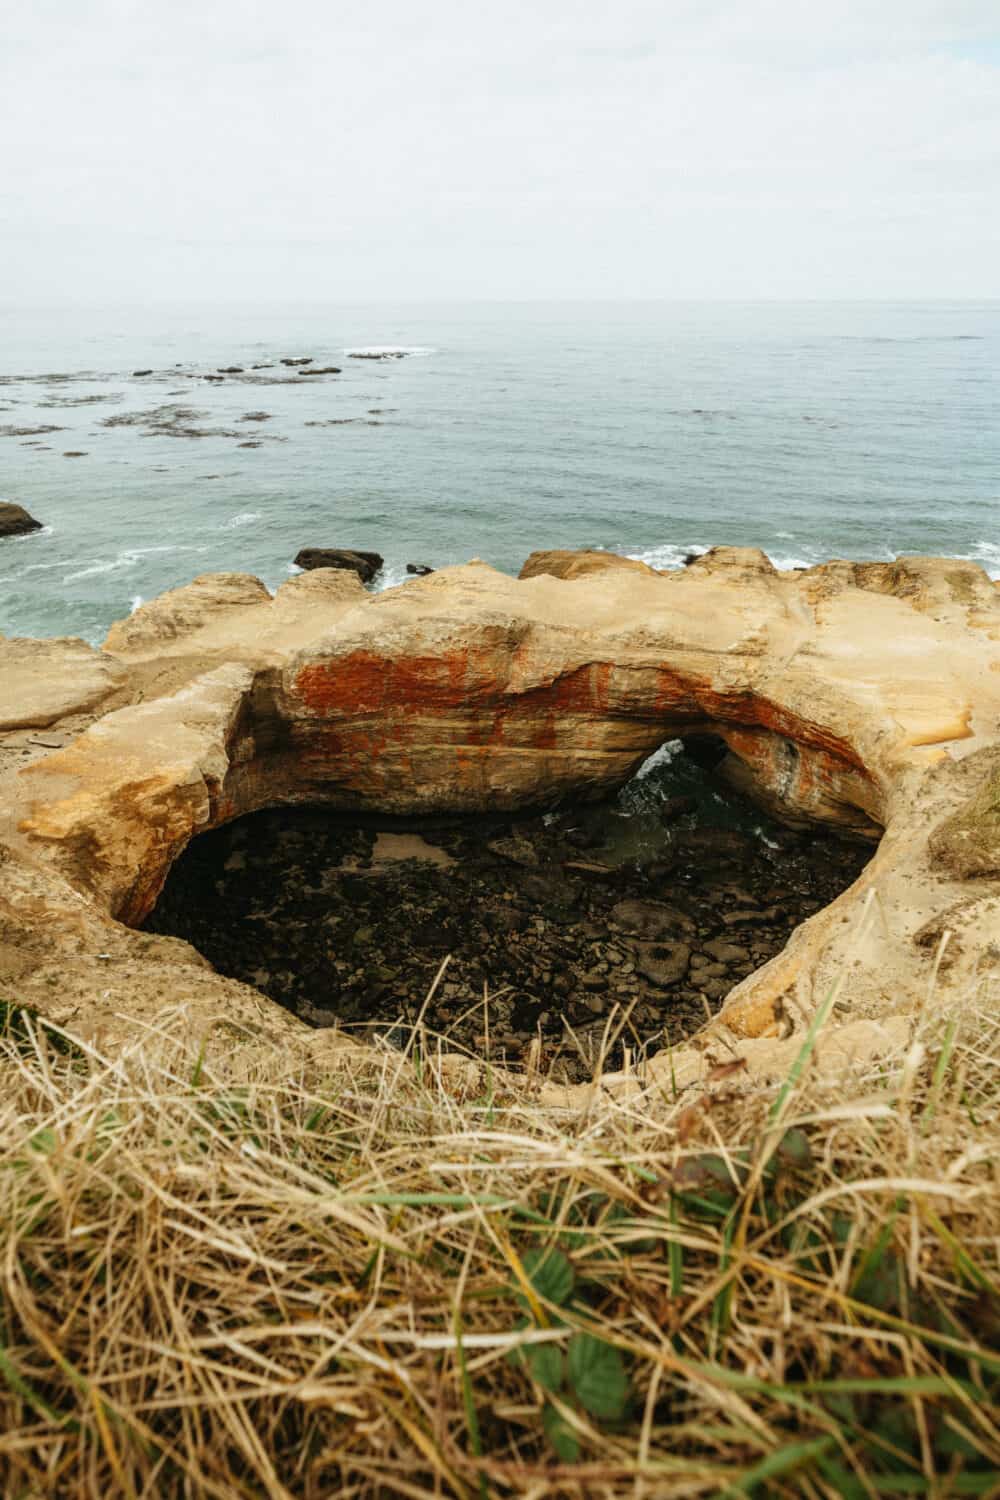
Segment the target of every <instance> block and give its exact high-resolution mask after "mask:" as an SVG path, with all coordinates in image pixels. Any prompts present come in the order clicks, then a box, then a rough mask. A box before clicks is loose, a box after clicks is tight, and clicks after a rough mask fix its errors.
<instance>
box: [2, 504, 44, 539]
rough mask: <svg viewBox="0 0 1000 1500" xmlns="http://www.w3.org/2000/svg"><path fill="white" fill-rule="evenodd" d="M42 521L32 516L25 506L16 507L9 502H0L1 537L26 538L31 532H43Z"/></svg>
mask: <svg viewBox="0 0 1000 1500" xmlns="http://www.w3.org/2000/svg"><path fill="white" fill-rule="evenodd" d="M41 529H42V523H41V521H36V520H35V518H34V516H30V515H29V514H28V512H27V511H26V510H25V508H24V506H23V505H14V504H12V503H11V501H9V500H0V537H4V536H25V535H27V533H28V532H29V531H41Z"/></svg>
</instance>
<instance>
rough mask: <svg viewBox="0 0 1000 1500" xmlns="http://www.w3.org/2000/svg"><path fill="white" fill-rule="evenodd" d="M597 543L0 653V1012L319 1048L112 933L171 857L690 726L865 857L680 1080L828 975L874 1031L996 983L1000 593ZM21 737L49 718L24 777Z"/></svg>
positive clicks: (417, 804)
mask: <svg viewBox="0 0 1000 1500" xmlns="http://www.w3.org/2000/svg"><path fill="white" fill-rule="evenodd" d="M563 556H564V557H568V556H572V557H575V558H576V559H577V561H579V557H580V555H579V554H563ZM590 556H591V557H597V558H599V559H600V564H599V565H598V564H594V566H593V567H590V566H589V565H585V568H584V571H582V572H581V571H576V570H575V569H576V564H575V563H573V562H567V563H566V564H565V569H564V576H556V575H555V574H554V573H553V572H552V571H549V570H547V569H545V568H542V567H537V566H536V567H534V569H533V570H532V572H531V576H526V577H524V578H522V579H520V580H515V579H511V578H509V577H507V576H505V575H503V574H500V573H498V572H496V571H495V570H493V569H492V568H489V567H488V566H486V565H485V564H482V563H472V564H468V565H466V566H464V567H458V568H447V569H441V570H439V571H437V572H435V573H434V574H432V575H430V576H429V577H426V578H422V579H418V580H413V581H410V582H408V583H406V584H405V585H402V586H400V587H399V588H395V589H390V590H387V591H385V592H384V593H381V594H377V595H370V594H367V593H366V592H365V590H364V589H363V588H362V586H361V584H360V583H359V581H358V580H357V579H356V578H355V577H353V576H352V575H349V574H344V573H334V572H331V571H330V570H318V571H316V572H315V573H312V574H305V575H302V576H300V577H297V578H294V579H291V580H289V582H288V583H287V584H286V585H284V586H283V587H282V588H281V589H280V590H279V591H278V593H277V595H276V596H274V597H272V596H271V595H270V594H269V593H268V591H267V590H266V589H265V588H264V586H263V584H261V583H260V582H259V580H257V579H254V578H251V577H249V576H247V575H243V574H222V575H206V576H204V577H202V578H199V579H196V580H195V581H194V582H193V583H192V584H189V585H187V586H186V587H185V588H182V589H176V590H172V591H171V592H170V593H168V594H165V595H164V596H162V598H160V599H158V600H153V601H151V602H150V603H149V604H147V605H144V606H143V607H142V608H141V609H139V610H138V611H137V612H136V614H135V615H133V616H131V617H130V618H129V619H128V620H125V621H122V622H120V623H119V624H118V625H116V626H114V627H113V629H112V630H111V631H110V632H109V635H108V638H107V641H106V643H105V647H104V649H103V650H102V651H94V650H93V649H92V648H90V647H86V646H85V645H84V644H83V643H82V642H73V641H70V642H67V641H48V642H27V643H25V642H9V641H3V642H0V664H4V672H3V683H4V690H5V691H4V698H3V713H2V715H0V720H2V723H3V725H4V726H5V727H4V729H3V731H2V732H0V793H2V795H0V993H7V992H11V991H12V990H13V991H16V993H17V996H18V998H19V999H21V1000H22V1001H24V1002H25V1003H29V1004H31V1005H34V1006H36V1007H37V1008H38V1009H39V1010H40V1011H42V1012H43V1013H44V1014H46V1015H49V1016H51V1017H52V1018H53V1019H57V1020H59V1021H60V1023H61V1024H67V1025H72V1026H74V1027H76V1028H83V1029H85V1030H87V1031H88V1033H89V1034H93V1035H100V1036H101V1037H102V1038H104V1039H105V1041H106V1042H107V1044H108V1045H110V1044H111V1043H112V1042H113V1041H114V1039H115V1038H119V1039H120V1038H122V1037H125V1036H128V1035H136V1034H139V1033H141V1030H142V1027H143V1026H145V1025H148V1024H152V1023H153V1021H154V1019H155V1017H156V1015H157V1014H158V1013H159V1012H160V1011H161V1010H162V1009H163V1007H164V1006H170V1005H176V1004H177V1003H178V1002H183V1003H185V1004H187V1005H188V1007H189V1012H190V1017H191V1026H192V1028H193V1029H195V1030H196V1031H200V1032H203V1033H204V1034H205V1035H206V1036H209V1037H214V1038H215V1042H213V1046H214V1045H218V1046H219V1047H228V1048H230V1049H233V1048H236V1049H237V1050H238V1049H240V1048H243V1047H245V1046H248V1045H250V1043H249V1041H248V1038H254V1037H256V1038H263V1037H267V1038H271V1039H274V1038H275V1037H285V1038H288V1039H295V1044H296V1046H301V1047H302V1048H303V1049H305V1050H306V1051H310V1049H312V1050H313V1051H315V1052H316V1054H317V1056H318V1055H319V1050H320V1049H321V1048H322V1047H324V1046H329V1045H331V1044H330V1042H329V1039H327V1041H325V1042H322V1041H320V1040H319V1035H318V1034H316V1033H311V1032H309V1031H307V1030H305V1029H303V1028H302V1027H301V1026H300V1025H299V1023H298V1022H296V1021H295V1020H294V1019H293V1018H292V1017H291V1016H289V1015H288V1014H286V1013H284V1012H281V1011H279V1010H278V1008H277V1007H276V1006H274V1005H272V1004H271V1003H270V1002H268V1001H266V1000H264V999H263V998H262V997H261V996H259V995H257V994H256V992H254V991H253V990H251V989H248V988H247V987H246V986H242V985H238V984H235V983H234V982H232V981H228V980H225V979H222V978H221V977H220V976H218V975H216V974H214V973H213V972H212V971H211V970H210V969H207V968H206V967H205V964H204V962H203V961H200V960H199V959H198V958H197V956H196V955H195V954H194V953H193V951H192V950H190V949H187V948H186V947H185V945H183V944H180V943H176V942H168V941H166V940H163V939H156V938H151V937H150V936H148V935H146V934H144V933H142V932H139V931H136V930H135V924H138V923H139V922H140V921H141V920H142V918H143V917H144V916H145V914H146V913H147V912H148V911H149V910H150V908H151V906H152V904H153V903H154V902H155V900H156V896H157V893H158V891H159V890H160V888H161V885H162V881H163V879H164V878H165V875H166V873H167V871H168V869H169V868H170V865H171V862H172V861H173V860H174V859H175V858H176V856H177V854H178V853H179V851H180V850H181V849H182V848H183V847H184V846H185V844H186V843H187V841H188V840H189V839H190V838H192V837H194V836H195V835H197V833H199V832H201V831H203V830H204V829H207V828H210V827H213V826H215V825H217V824H219V823H221V822H224V821H226V820H228V819H231V818H234V817H238V816H240V815H241V814H243V813H245V812H249V811H253V810H256V809H258V808H262V807H266V806H270V805H279V804H292V803H317V804H326V805H328V806H330V807H335V808H342V809H350V810H371V809H379V810H382V811H389V812H405V813H416V812H427V811H436V812H445V811H466V810H467V811H472V810H479V809H484V808H488V809H490V810H497V809H517V808H522V807H527V806H535V807H545V806H548V805H557V804H559V803H561V802H563V801H565V800H566V799H586V798H588V797H595V798H596V797H602V796H606V795H608V794H610V793H613V792H614V791H615V790H616V789H617V788H618V787H620V786H621V785H622V783H623V782H624V781H626V780H627V779H628V778H629V777H630V776H631V775H632V774H633V773H634V772H635V770H636V769H637V768H638V766H639V765H640V764H641V763H642V761H643V760H644V759H645V758H646V757H647V756H648V755H649V754H650V753H651V752H652V751H653V750H655V749H656V748H658V747H659V746H660V745H662V744H663V743H664V742H665V741H666V740H669V739H673V738H676V737H678V736H684V735H686V734H702V735H703V734H712V735H717V736H719V737H720V738H721V739H722V740H724V741H725V744H726V746H727V749H728V756H727V760H726V763H725V764H726V771H727V774H730V775H732V777H733V778H734V779H737V780H741V784H742V785H743V786H744V787H745V789H746V790H747V791H748V792H749V793H750V794H751V795H753V796H755V797H757V798H758V799H759V800H761V801H762V802H763V803H765V805H767V806H768V807H770V808H772V809H773V810H775V811H777V812H779V813H780V814H781V815H782V816H783V817H785V818H787V819H788V820H790V821H792V822H794V823H800V824H802V823H806V824H808V823H810V822H813V823H822V824H826V825H831V826H835V827H840V828H842V829H844V830H847V831H850V832H853V833H854V834H856V835H858V836H862V837H868V838H869V839H870V840H871V842H872V848H873V858H872V860H871V861H870V863H869V864H868V866H867V867H866V869H865V870H864V872H863V874H862V876H861V877H860V879H859V880H858V881H857V882H856V883H855V885H854V886H852V887H851V889H850V890H848V891H846V892H845V893H844V894H843V895H842V896H841V897H840V898H838V900H837V901H835V902H834V903H833V904H832V905H831V906H829V907H827V908H826V909H825V910H823V911H821V912H819V913H817V914H816V915H815V916H814V917H812V918H811V919H810V920H809V921H807V922H805V923H803V924H802V925H801V926H800V927H799V928H797V929H796V931H795V932H794V933H793V934H792V936H791V938H790V940H789V942H788V945H787V946H786V948H785V949H784V950H783V951H782V952H781V953H780V954H779V955H778V956H777V957H776V958H774V959H772V960H771V962H770V963H768V964H766V965H765V966H764V967H763V968H762V969H760V970H758V971H757V972H756V973H754V974H752V975H750V976H749V977H748V978H747V979H745V980H744V981H743V982H742V983H741V984H739V985H738V986H737V987H736V988H735V989H734V990H733V991H732V992H731V994H730V996H729V998H728V1000H727V1002H726V1006H725V1009H724V1011H723V1014H722V1017H721V1018H720V1020H719V1021H718V1022H717V1023H715V1025H714V1027H713V1028H711V1029H710V1030H709V1031H707V1032H706V1033H705V1037H704V1038H703V1039H701V1041H699V1040H697V1039H696V1042H695V1043H694V1044H692V1046H690V1047H689V1048H686V1049H681V1053H682V1054H683V1055H681V1054H680V1053H678V1052H677V1051H676V1050H675V1052H674V1056H673V1060H672V1063H671V1066H672V1067H673V1068H674V1069H675V1073H676V1076H677V1077H679V1078H680V1077H688V1076H689V1075H690V1076H691V1077H695V1076H699V1067H700V1064H699V1062H698V1058H699V1055H700V1053H699V1047H700V1046H701V1045H703V1043H704V1040H706V1039H711V1036H712V1035H713V1034H714V1033H717V1032H718V1031H720V1030H721V1029H722V1028H727V1029H728V1035H729V1038H730V1041H731V1043H732V1044H733V1045H735V1046H736V1047H737V1048H738V1049H739V1048H742V1049H743V1050H744V1055H745V1056H746V1058H747V1061H748V1067H749V1068H750V1069H751V1070H752V1071H753V1070H757V1071H759V1072H760V1073H761V1074H762V1075H766V1076H771V1075H772V1074H773V1072H774V1071H775V1069H777V1068H778V1066H779V1062H778V1059H785V1060H787V1055H788V1049H789V1048H790V1047H791V1048H792V1049H793V1050H794V1046H795V1045H797V1043H796V1041H795V1037H796V1034H797V1033H800V1032H801V1031H802V1028H803V1027H804V1026H805V1025H806V1024H807V1023H808V1020H809V1017H810V1016H811V1015H812V1014H813V1013H814V1011H815V1009H816V1007H817V1005H818V1004H819V1003H820V1002H821V1001H822V999H823V998H824V997H825V996H826V995H827V994H828V993H829V989H830V986H831V984H834V983H836V984H837V985H838V986H839V994H838V1006H839V1009H838V1013H837V1014H838V1017H840V1018H841V1021H843V1020H849V1022H850V1024H851V1025H853V1026H855V1027H856V1028H860V1030H857V1031H856V1035H857V1036H858V1037H863V1038H864V1044H865V1045H866V1046H868V1045H869V1043H871V1045H875V1044H879V1045H880V1044H881V1043H880V1042H879V1038H883V1037H885V1036H888V1035H895V1034H896V1031H897V1030H898V1027H899V1025H904V1026H905V1024H906V1017H907V1015H908V1014H910V1013H912V1012H913V1011H914V1010H915V1009H917V1008H919V1007H920V1006H923V1005H925V1004H926V1003H928V1002H927V996H928V992H929V987H930V986H931V985H932V983H933V986H934V987H935V988H934V995H935V997H940V1000H941V1001H942V1002H944V1001H945V1000H948V999H951V1000H956V999H957V998H958V997H960V996H962V995H963V994H966V993H969V992H971V990H972V989H974V988H975V987H976V986H977V985H981V983H982V982H983V980H984V978H988V977H990V976H991V975H992V974H993V973H994V972H995V971H996V970H997V968H998V965H1000V949H998V948H997V947H996V946H995V939H996V922H997V912H998V910H1000V860H998V859H997V853H996V851H997V817H998V814H997V794H996V776H997V770H996V767H997V757H998V755H1000V594H998V590H997V589H996V588H995V586H994V585H993V584H992V582H991V581H990V580H989V579H988V578H987V577H986V575H985V574H983V573H982V572H981V571H980V570H978V569H976V568H975V567H974V566H973V565H972V564H969V563H964V562H956V561H954V560H949V559H928V558H901V559H899V560H898V561H897V562H896V563H893V564H858V563H848V562H837V563H833V564H830V565H829V566H827V567H819V568H814V569H810V570H800V571H796V572H794V573H778V572H776V571H775V569H774V568H773V567H772V565H771V564H770V563H769V562H768V560H767V559H766V558H765V557H764V555H763V554H762V553H758V552H755V551H754V550H753V549H731V548H728V549H727V548H717V549H714V551H713V552H711V553H708V554H706V555H705V556H704V557H703V558H700V559H699V560H698V561H697V562H695V563H693V564H692V565H691V566H690V567H689V568H686V569H683V570H679V571H677V572H673V573H667V574H660V573H656V572H654V571H653V570H651V569H646V568H645V567H644V565H635V564H631V563H629V560H627V559H620V558H619V559H612V557H611V554H590ZM558 566H559V567H562V566H563V565H562V564H558ZM26 726H27V728H26ZM31 726H35V727H36V728H42V727H44V728H45V731H46V733H45V736H43V737H41V739H42V743H41V744H35V745H34V746H33V747H32V752H31V758H30V759H28V760H26V759H24V757H23V753H22V752H23V746H24V744H25V735H26V734H29V735H30V733H31V732H32V730H31ZM36 738H37V737H36ZM880 835H881V842H880V843H878V844H877V847H876V840H877V839H878V838H879V836H880ZM678 936H681V934H678ZM946 938H947V940H946ZM942 944H943V945H944V950H945V957H944V958H943V959H942V956H941V949H942ZM934 1003H937V998H935V1002H934ZM839 1029H842V1027H841V1026H840V1023H838V1026H837V1027H835V1028H834V1030H835V1031H837V1030H839ZM783 1049H784V1050H783ZM848 1050H849V1049H848ZM844 1055H847V1054H846V1053H845V1054H844ZM782 1065H784V1064H782ZM654 1072H655V1069H653V1070H652V1071H651V1072H650V1074H649V1076H650V1077H652V1076H653V1074H654ZM634 1082H635V1080H634V1079H633V1080H632V1081H631V1083H630V1085H629V1086H630V1087H631V1086H632V1084H633V1083H634Z"/></svg>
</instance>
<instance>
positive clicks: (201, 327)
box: [0, 302, 1000, 642]
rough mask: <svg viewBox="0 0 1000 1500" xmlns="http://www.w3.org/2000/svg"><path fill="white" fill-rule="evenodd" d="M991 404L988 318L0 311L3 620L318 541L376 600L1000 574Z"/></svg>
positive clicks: (935, 310)
mask: <svg viewBox="0 0 1000 1500" xmlns="http://www.w3.org/2000/svg"><path fill="white" fill-rule="evenodd" d="M372 353H382V354H385V355H388V356H391V357H386V358H379V359H372V358H364V357H359V356H363V355H366V354H369V355H370V354H372ZM308 357H311V358H312V360H313V364H314V366H316V367H320V368H323V367H328V366H331V365H332V366H336V367H338V368H339V369H340V370H341V372H342V373H340V374H329V375H324V374H318V375H307V374H304V373H303V367H302V366H295V365H288V364H282V363H281V361H282V359H295V358H308ZM232 366H241V367H242V373H226V374H221V376H220V372H221V371H224V370H226V369H227V368H228V367H232ZM254 366H259V367H260V368H257V369H254V368H253V367H254ZM139 370H146V371H149V372H150V373H148V374H142V375H140V374H137V373H136V372H137V371H139ZM209 377H215V378H211V379H210V378H209ZM998 397H1000V303H997V302H992V303H974V302H954V303H914V302H909V303H896V304H877V303H816V302H810V303H799V304H792V303H752V304H737V303H731V304H726V303H700V304H696V303H671V302H661V303H629V302H621V303H606V304H573V303H555V304H542V303H532V304H519V305H506V304H483V305H461V304H457V303H456V304H451V305H443V306H431V305H426V304H424V305H420V304H413V305H411V306H408V307H387V306H350V307H347V306H345V307H338V306H333V305H329V306H315V307H305V306H297V307H277V306H272V307H267V306H255V307H244V306H230V307H194V306H189V307H170V306H163V307H155V308H154V307H149V308H146V309H136V308H128V309H126V308H78V309H48V310H38V309H35V310H31V309H24V308H10V307H7V308H0V499H6V500H12V501H15V502H18V503H20V504H22V505H24V506H25V507H27V509H28V510H29V511H31V512H32V514H33V515H35V516H36V517H37V518H38V519H39V520H40V521H42V522H43V523H44V529H43V530H42V531H41V532H37V533H35V534H33V535H30V536H26V537H23V538H18V539H12V540H0V632H3V633H6V634H9V635H14V634H19V635H54V634H73V635H81V636H83V637H85V638H86V639H88V640H91V641H95V642H97V641H99V640H100V639H101V638H102V636H103V634H104V632H105V631H106V630H107V628H108V626H109V625H110V624H111V622H112V621H113V620H115V619H118V618H120V617H122V616H123V615H126V614H128V613H129V611H130V610H131V609H134V608H135V607H136V606H137V605H138V603H140V602H141V601H142V600H144V599H148V598H151V597H152V596H154V595H156V594H158V593H160V592H162V591H163V590H164V589H168V588H173V587H175V586H177V585H178V584H182V583H185V582H187V581H188V580H190V579H191V578H192V577H194V576H195V575H197V574H199V573H206V572H216V571H239V572H249V573H254V574H256V575H258V576H259V577H260V578H262V579H263V580H264V582H265V583H266V584H267V585H268V586H269V587H270V588H274V587H276V586H277V585H279V584H280V583H281V582H282V581H283V580H284V579H285V578H287V577H288V576H289V574H290V573H291V572H294V571H295V569H294V565H293V562H292V559H293V558H294V556H295V554H296V553H297V552H298V550H299V549H300V548H301V547H307V546H309V547H315V546H319V547H360V548H364V549H368V550H376V551H378V552H381V553H382V554H383V555H384V556H385V558H386V569H385V571H384V574H383V575H382V577H381V579H380V580H379V586H387V585H391V584H393V583H398V582H399V581H401V580H402V579H403V578H404V577H405V576H406V574H405V568H406V564H407V563H408V562H415V563H420V564H425V565H428V566H431V567H441V566H443V565H445V564H449V563H457V562H463V561H465V560H467V559H468V558H470V557H474V556H477V557H481V558H484V559H485V560H486V561H488V562H490V563H492V564H493V565H494V566H496V567H498V568H500V569H504V570H506V571H509V572H512V573H516V571H517V570H518V568H519V567H520V565H521V563H522V562H523V560H524V558H525V557H526V556H527V554H528V553H529V552H530V551H531V550H533V549H535V548H540V547H602V548H610V549H612V550H615V551H619V552H623V553H626V554H628V555H630V556H634V557H640V558H643V559H645V560H646V561H648V562H650V563H652V564H653V565H654V566H657V567H675V566H680V565H681V563H682V561H683V558H684V557H685V555H686V554H687V553H689V552H691V551H699V550H702V549H704V548H706V547H709V546H712V545H713V544H717V543H727V544H738V545H751V546H757V547H762V548H763V549H764V550H765V551H766V552H767V553H768V554H769V556H770V557H771V558H772V560H773V561H774V562H775V564H776V565H777V566H778V567H796V566H802V565H806V564H811V563H815V562H820V561H823V560H824V559H827V558H831V557H852V558H881V559H889V558H892V557H895V556H897V555H898V554H900V553H906V552H922V553H932V554H939V555H941V554H943V555H950V556H956V557H967V558H972V559H974V560H975V561H977V562H978V563H980V564H981V565H982V566H983V567H984V568H986V569H987V571H988V572H990V573H991V574H992V575H993V576H1000V416H998V410H1000V408H998Z"/></svg>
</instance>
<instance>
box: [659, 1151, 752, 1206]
mask: <svg viewBox="0 0 1000 1500" xmlns="http://www.w3.org/2000/svg"><path fill="white" fill-rule="evenodd" d="M745 1178H746V1167H745V1165H744V1163H742V1162H738V1161H732V1162H727V1161H726V1159H725V1157H723V1156H719V1155H717V1154H716V1153H715V1152H712V1151H703V1152H702V1153H701V1154H700V1155H698V1156H688V1157H686V1158H685V1160H684V1161H682V1162H681V1163H680V1165H679V1166H678V1167H677V1169H676V1171H675V1172H674V1178H673V1187H674V1192H675V1193H676V1194H677V1197H678V1198H679V1199H680V1200H681V1202H682V1203H683V1205H684V1207H685V1208H686V1209H688V1211H689V1212H694V1213H696V1214H698V1215H699V1216H700V1217H703V1218H705V1217H707V1218H720V1217H721V1216H722V1215H724V1214H726V1213H728V1212H729V1210H730V1209H731V1208H732V1206H733V1204H734V1203H735V1202H736V1199H737V1197H738V1196H739V1193H740V1189H741V1187H742V1185H743V1182H744V1180H745Z"/></svg>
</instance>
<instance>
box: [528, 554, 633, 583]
mask: <svg viewBox="0 0 1000 1500" xmlns="http://www.w3.org/2000/svg"><path fill="white" fill-rule="evenodd" d="M543 573H548V574H551V576H552V577H553V578H566V579H573V578H589V577H590V576H591V575H592V574H594V573H640V574H643V575H644V576H646V577H649V578H656V577H657V576H658V575H657V573H656V572H655V570H654V569H653V568H651V567H649V565H648V564H647V563H644V562H637V561H636V559H635V558H632V557H621V556H620V555H619V554H618V553H617V552H587V551H586V550H584V551H579V552H565V551H559V550H556V551H553V552H532V554H531V556H530V557H529V558H528V560H527V562H526V563H525V564H524V566H523V567H522V569H521V571H520V573H519V574H518V577H519V578H538V577H539V576H540V575H541V574H543Z"/></svg>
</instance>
